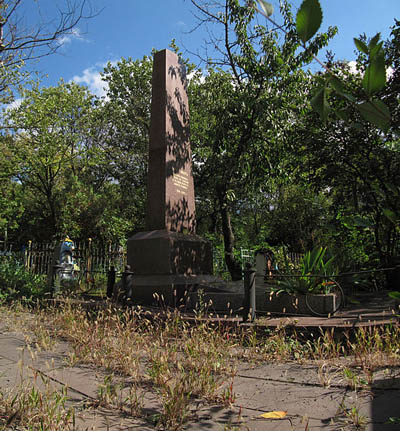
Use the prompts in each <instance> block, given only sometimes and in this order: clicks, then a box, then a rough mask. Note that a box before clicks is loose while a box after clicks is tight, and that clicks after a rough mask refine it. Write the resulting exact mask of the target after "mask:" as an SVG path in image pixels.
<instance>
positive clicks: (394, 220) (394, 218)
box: [383, 208, 398, 224]
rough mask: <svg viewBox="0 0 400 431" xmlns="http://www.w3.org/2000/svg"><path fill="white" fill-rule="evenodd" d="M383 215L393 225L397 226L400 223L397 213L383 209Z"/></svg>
mask: <svg viewBox="0 0 400 431" xmlns="http://www.w3.org/2000/svg"><path fill="white" fill-rule="evenodd" d="M383 214H384V215H385V217H386V218H387V219H389V220H390V221H391V222H392V223H394V224H396V223H397V221H398V217H397V215H396V213H395V212H394V211H392V210H390V209H388V208H384V209H383Z"/></svg>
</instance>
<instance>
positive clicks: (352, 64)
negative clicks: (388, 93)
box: [347, 61, 393, 81]
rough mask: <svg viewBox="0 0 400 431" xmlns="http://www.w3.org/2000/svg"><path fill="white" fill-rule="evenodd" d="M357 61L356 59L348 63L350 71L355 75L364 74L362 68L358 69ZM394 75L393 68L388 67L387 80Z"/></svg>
mask: <svg viewBox="0 0 400 431" xmlns="http://www.w3.org/2000/svg"><path fill="white" fill-rule="evenodd" d="M356 65H357V62H356V61H349V62H348V63H347V66H348V67H349V71H350V72H351V73H352V74H354V75H362V72H361V71H360V70H357V67H356ZM392 75H393V68H392V67H388V68H387V69H386V81H388V80H389V79H390V78H391V77H392Z"/></svg>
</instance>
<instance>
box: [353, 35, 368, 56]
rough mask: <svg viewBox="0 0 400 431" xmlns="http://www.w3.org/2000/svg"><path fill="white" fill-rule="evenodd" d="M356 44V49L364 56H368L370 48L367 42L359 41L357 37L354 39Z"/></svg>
mask: <svg viewBox="0 0 400 431" xmlns="http://www.w3.org/2000/svg"><path fill="white" fill-rule="evenodd" d="M353 41H354V44H355V45H356V48H357V49H358V50H359V51H360V52H363V53H364V54H367V55H368V46H367V45H366V44H365V42H363V41H362V40H360V39H357V38H356V37H355V38H354V39H353Z"/></svg>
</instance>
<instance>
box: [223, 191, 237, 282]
mask: <svg viewBox="0 0 400 431" xmlns="http://www.w3.org/2000/svg"><path fill="white" fill-rule="evenodd" d="M218 194H219V208H220V214H221V222H222V233H223V237H224V249H225V263H226V266H227V267H228V271H229V273H230V274H231V277H232V280H233V281H237V280H241V279H242V268H241V266H240V263H239V262H238V261H237V260H235V256H234V253H233V250H234V244H235V237H234V235H233V230H232V224H231V216H230V214H229V210H228V207H227V205H226V202H225V194H224V193H221V192H220V193H218Z"/></svg>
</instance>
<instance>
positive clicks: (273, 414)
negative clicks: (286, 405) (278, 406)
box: [260, 410, 287, 419]
mask: <svg viewBox="0 0 400 431" xmlns="http://www.w3.org/2000/svg"><path fill="white" fill-rule="evenodd" d="M286 415H287V412H285V411H279V410H278V411H273V412H267V413H263V414H262V415H260V418H264V419H283V418H284V417H285V416H286Z"/></svg>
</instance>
